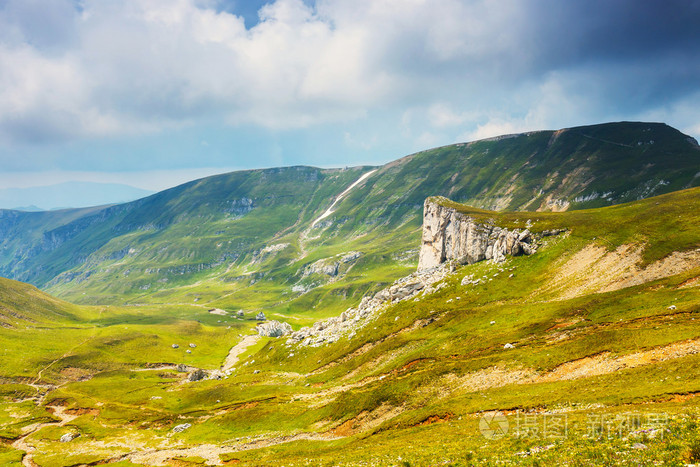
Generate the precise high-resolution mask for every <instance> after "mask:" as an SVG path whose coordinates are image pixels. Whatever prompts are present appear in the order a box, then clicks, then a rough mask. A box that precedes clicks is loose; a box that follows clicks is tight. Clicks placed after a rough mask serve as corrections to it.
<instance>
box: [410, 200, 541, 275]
mask: <svg viewBox="0 0 700 467" xmlns="http://www.w3.org/2000/svg"><path fill="white" fill-rule="evenodd" d="M441 201H445V198H440V197H434V198H428V199H426V200H425V204H424V208H423V237H422V243H421V249H420V257H419V260H418V270H419V271H420V270H425V269H430V268H434V267H436V266H438V265H440V264H442V263H444V262H445V261H448V260H455V261H457V262H459V263H461V264H472V263H476V262H477V261H482V260H489V259H490V260H494V261H496V262H501V261H505V259H506V256H507V255H511V256H518V255H522V254H526V255H531V254H533V253H534V252H535V250H536V248H537V247H536V245H535V243H534V241H533V236H532V234H531V233H530V231H529V230H527V229H525V230H522V231H521V230H518V229H515V230H508V229H504V228H501V227H497V226H495V225H490V224H480V223H477V222H476V221H475V220H474V219H473V218H471V217H469V216H466V215H464V214H462V213H459V212H457V211H456V210H455V209H453V208H450V207H447V206H444V205H443V203H442V202H441Z"/></svg>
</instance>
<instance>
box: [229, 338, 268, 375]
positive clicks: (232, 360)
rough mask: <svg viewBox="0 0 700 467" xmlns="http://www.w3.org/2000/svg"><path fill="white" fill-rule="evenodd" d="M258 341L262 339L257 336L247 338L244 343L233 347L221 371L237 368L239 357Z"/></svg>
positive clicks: (241, 342)
mask: <svg viewBox="0 0 700 467" xmlns="http://www.w3.org/2000/svg"><path fill="white" fill-rule="evenodd" d="M258 339H260V336H258V335H257V334H255V335H252V336H245V337H244V338H243V340H242V341H240V342H239V343H238V344H236V345H235V346H233V347H231V350H229V352H228V356H227V357H226V360H225V361H224V364H223V365H222V366H221V371H226V370H230V369H231V368H233V367H234V366H236V363H238V357H239V356H240V355H241V354H242V353H243V352H245V351H246V350H247V349H248V347H250V346H251V345H253V344H255V343H256V342H257V341H258Z"/></svg>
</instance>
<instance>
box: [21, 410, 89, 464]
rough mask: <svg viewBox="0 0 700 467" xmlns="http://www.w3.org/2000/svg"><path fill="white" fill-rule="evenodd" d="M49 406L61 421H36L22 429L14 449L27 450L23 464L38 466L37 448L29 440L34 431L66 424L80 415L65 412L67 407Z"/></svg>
mask: <svg viewBox="0 0 700 467" xmlns="http://www.w3.org/2000/svg"><path fill="white" fill-rule="evenodd" d="M46 407H47V408H49V409H51V410H52V411H53V415H54V416H55V417H58V419H59V421H57V422H46V423H34V424H33V425H28V426H26V427H24V428H23V429H22V436H20V437H19V438H17V439H16V440H15V441H14V442H13V443H12V445H11V446H12V447H13V448H14V449H18V450H20V451H24V452H26V454H25V455H24V457H23V458H22V465H25V466H27V467H36V465H37V464H36V463H35V462H34V461H33V457H34V456H33V455H32V453H33V452H34V450H35V449H36V448H35V447H34V446H32V445H31V444H29V443H28V442H27V437H29V435H31V434H32V433H35V432H37V431H39V430H40V429H42V428H44V427H47V426H64V425H66V424H68V423H70V422H72V421H73V420H75V419H76V418H78V415H71V414H67V413H65V408H64V407H61V406H46Z"/></svg>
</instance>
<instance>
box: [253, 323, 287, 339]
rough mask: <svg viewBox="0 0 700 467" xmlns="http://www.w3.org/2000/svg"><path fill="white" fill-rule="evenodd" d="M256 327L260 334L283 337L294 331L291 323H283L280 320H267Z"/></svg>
mask: <svg viewBox="0 0 700 467" xmlns="http://www.w3.org/2000/svg"><path fill="white" fill-rule="evenodd" d="M255 329H256V330H257V331H258V334H259V335H261V336H266V337H282V336H284V335H287V334H289V333H290V332H292V326H290V325H289V323H281V322H279V321H267V322H265V323H262V324H258V325H257V326H256V327H255Z"/></svg>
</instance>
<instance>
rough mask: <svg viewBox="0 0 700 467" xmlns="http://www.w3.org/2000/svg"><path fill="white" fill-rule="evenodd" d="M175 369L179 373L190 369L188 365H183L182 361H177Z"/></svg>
mask: <svg viewBox="0 0 700 467" xmlns="http://www.w3.org/2000/svg"><path fill="white" fill-rule="evenodd" d="M175 370H177V371H179V372H180V373H187V372H188V371H190V367H189V366H187V365H185V364H184V363H178V364H177V366H176V367H175Z"/></svg>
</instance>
